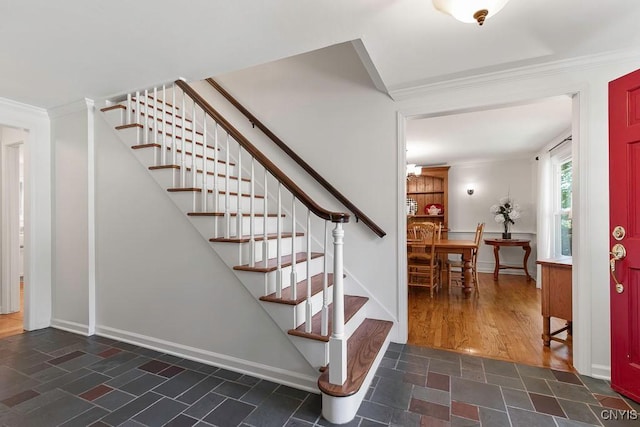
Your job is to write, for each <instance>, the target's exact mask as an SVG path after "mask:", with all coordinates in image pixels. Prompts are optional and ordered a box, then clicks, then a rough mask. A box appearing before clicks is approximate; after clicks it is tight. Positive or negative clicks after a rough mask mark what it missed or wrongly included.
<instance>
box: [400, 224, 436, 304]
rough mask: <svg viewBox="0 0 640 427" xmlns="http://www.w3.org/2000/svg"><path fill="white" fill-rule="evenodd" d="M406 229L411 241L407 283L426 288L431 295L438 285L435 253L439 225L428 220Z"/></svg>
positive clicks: (408, 254) (408, 255)
mask: <svg viewBox="0 0 640 427" xmlns="http://www.w3.org/2000/svg"><path fill="white" fill-rule="evenodd" d="M408 231H409V236H411V241H412V244H411V245H410V249H411V250H410V251H409V252H408V253H407V279H408V285H409V286H415V287H423V288H428V289H429V291H430V295H431V297H433V292H434V291H437V290H438V288H439V286H440V266H439V263H438V260H437V259H436V253H435V243H436V241H437V239H438V233H439V227H438V226H437V225H436V224H434V223H430V222H424V223H415V224H412V225H411V227H410V229H409V230H408Z"/></svg>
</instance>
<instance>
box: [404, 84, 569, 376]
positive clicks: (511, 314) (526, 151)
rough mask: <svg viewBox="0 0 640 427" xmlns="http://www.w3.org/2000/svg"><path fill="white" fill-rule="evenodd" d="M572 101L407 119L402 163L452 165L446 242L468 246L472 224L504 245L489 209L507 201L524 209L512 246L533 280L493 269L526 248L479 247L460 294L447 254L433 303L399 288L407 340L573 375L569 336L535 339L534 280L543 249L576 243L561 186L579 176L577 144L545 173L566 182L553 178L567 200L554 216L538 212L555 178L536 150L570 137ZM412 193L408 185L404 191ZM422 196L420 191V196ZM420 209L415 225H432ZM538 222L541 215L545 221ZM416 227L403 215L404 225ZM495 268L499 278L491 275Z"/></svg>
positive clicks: (557, 324) (558, 323)
mask: <svg viewBox="0 0 640 427" xmlns="http://www.w3.org/2000/svg"><path fill="white" fill-rule="evenodd" d="M574 105H577V104H576V103H574V101H573V100H572V97H571V96H559V97H552V98H547V99H541V100H532V101H530V102H527V103H519V104H513V105H502V106H485V107H483V108H481V109H478V110H474V111H468V110H465V111H460V112H448V113H446V114H429V115H414V116H406V117H405V119H406V122H405V124H406V126H405V131H404V132H405V138H404V143H405V144H406V147H405V148H406V149H405V153H406V160H405V163H407V164H412V165H413V164H416V165H418V166H423V171H428V169H429V168H442V167H448V168H449V175H448V188H447V189H446V190H445V191H446V193H447V194H446V196H445V198H444V199H445V200H447V203H446V206H441V205H440V204H436V205H437V207H438V208H440V209H444V213H445V215H444V217H445V218H447V219H448V223H447V224H446V227H445V229H446V238H447V239H451V240H473V238H474V231H475V226H476V224H478V223H484V224H485V229H484V238H491V239H501V238H502V232H503V231H505V230H503V224H502V223H500V222H497V219H498V218H497V215H495V212H494V213H492V211H491V210H492V209H491V208H492V205H496V204H499V203H500V199H504V198H506V197H508V198H509V199H511V200H513V201H515V202H516V203H518V204H519V205H520V206H519V208H520V212H521V213H522V216H521V217H519V218H517V219H516V218H514V219H515V224H513V225H512V226H511V227H510V230H509V231H510V232H511V234H512V235H513V236H512V239H513V240H528V241H529V242H530V246H531V249H532V252H531V257H529V259H528V262H527V261H525V268H526V267H528V272H530V273H531V275H532V276H534V277H533V278H532V280H529V279H528V277H527V270H526V269H523V268H521V269H519V270H515V269H504V270H503V269H499V270H498V269H496V268H495V267H496V264H497V265H503V263H504V264H505V265H511V266H522V264H523V251H522V248H520V247H507V248H504V247H503V248H502V249H501V250H500V251H499V256H498V258H496V255H495V253H494V250H495V249H494V247H492V246H488V245H484V244H483V243H482V242H480V245H479V252H478V258H477V270H478V279H479V280H478V283H477V284H476V286H477V289H478V290H477V292H476V291H475V289H474V290H473V291H472V292H471V293H470V295H469V296H465V295H464V294H463V293H462V291H461V290H460V289H459V288H458V289H454V288H453V287H450V286H449V281H448V280H447V279H448V278H447V273H448V272H447V271H446V270H447V269H446V267H445V265H446V262H447V259H452V260H453V259H455V258H456V257H459V255H446V256H445V258H444V259H442V260H441V268H442V270H443V272H442V274H441V287H440V290H439V292H437V293H436V294H435V295H434V297H433V298H432V297H431V296H430V293H429V292H428V291H426V292H425V291H424V290H423V289H419V288H408V289H407V287H405V288H404V289H405V290H406V291H407V300H406V301H407V317H408V333H407V336H408V341H407V342H408V343H409V344H415V345H420V346H427V347H432V348H440V349H446V350H453V351H456V352H460V353H466V354H472V355H476V356H483V357H488V358H493V359H501V360H507V361H511V362H518V363H524V364H528V365H537V366H543V367H551V368H554V369H560V370H573V342H572V336H571V335H569V334H568V333H566V332H565V335H563V336H562V338H564V339H565V342H563V343H562V342H556V341H554V342H551V345H550V346H549V347H547V346H545V345H544V343H543V340H542V339H541V333H542V326H543V318H542V314H541V289H540V281H541V275H540V274H539V273H538V274H536V270H537V268H536V259H539V258H541V257H542V258H544V259H546V258H549V257H550V256H551V255H553V254H552V253H549V252H548V251H547V250H546V249H544V248H542V246H545V247H546V246H549V248H550V249H551V248H553V249H554V251H555V250H556V249H557V250H558V251H560V253H562V254H564V255H571V244H572V243H571V239H572V238H575V237H577V236H575V235H573V234H571V233H572V229H571V221H572V213H571V210H570V209H567V207H568V206H570V205H568V206H567V202H570V201H571V191H570V189H569V190H568V189H567V181H566V178H567V177H571V178H572V179H573V180H574V182H575V179H577V176H578V175H577V173H576V171H575V169H576V168H571V165H576V164H577V162H576V159H575V158H574V159H572V153H576V154H577V148H576V147H577V138H574V143H575V144H576V145H575V146H574V147H572V145H571V142H569V143H565V144H564V145H563V147H564V151H563V154H564V157H562V159H560V157H557V158H556V160H558V159H559V161H558V162H556V163H557V164H558V165H559V166H558V167H559V168H560V169H557V168H556V169H550V171H551V170H554V171H559V173H558V179H562V178H564V179H565V181H563V182H562V183H560V182H557V183H558V187H559V192H558V194H559V197H562V196H563V197H564V199H562V200H563V203H564V204H562V203H559V204H558V205H557V206H555V205H554V208H555V207H557V208H558V209H555V211H553V212H544V213H541V212H540V203H539V198H540V195H541V194H546V192H547V190H546V188H547V187H544V188H545V189H543V186H542V185H543V184H542V183H543V182H548V183H549V185H552V184H553V183H556V181H555V177H554V176H552V175H547V176H545V177H543V178H544V179H541V178H542V177H541V176H540V175H541V174H542V173H543V172H541V168H540V165H539V163H540V162H539V161H538V157H541V156H539V154H542V153H545V154H547V155H548V153H549V152H550V151H551V150H552V149H553V148H556V146H559V143H560V142H562V141H563V140H567V139H571V138H568V137H570V136H571V135H572V134H573V133H574V132H573V131H574V129H573V127H574V126H575V123H576V120H574V118H575V117H577V116H578V111H575V110H577V108H574ZM546 120H548V121H546ZM556 151H557V150H556ZM567 153H568V154H567ZM567 159H568V160H569V161H568V163H567ZM571 160H573V162H572V161H571ZM556 163H554V165H555V164H556ZM550 171H548V172H547V173H550ZM561 172H562V173H561ZM427 173H428V172H427ZM562 185H564V187H562ZM408 187H409V186H408V184H407V183H405V188H408ZM561 188H564V190H562V189H561ZM428 190H429V189H424V192H429V191H428ZM414 191H415V189H414ZM405 192H406V191H405ZM409 198H410V196H409V195H407V202H406V203H407V206H409V205H410V201H409ZM426 203H427V206H418V207H417V210H418V211H420V212H418V213H419V214H420V213H422V214H425V215H423V216H426V217H427V218H423V219H420V220H421V221H428V220H429V219H428V212H421V210H422V209H425V210H426V209H428V208H429V206H428V201H427V202H426ZM411 206H413V205H411ZM447 210H448V212H447ZM441 216H443V215H442V212H441ZM541 216H545V218H546V219H545V220H541ZM500 219H504V218H502V217H501V218H500ZM414 221H415V219H414V218H411V217H410V216H408V217H407V221H406V224H405V225H408V224H410V223H412V222H414ZM439 221H442V220H441V219H439ZM556 225H557V227H555V226H556ZM556 228H557V230H558V233H556ZM543 236H545V242H546V239H549V244H548V245H547V244H546V243H545V244H543V245H540V243H539V242H540V238H541V237H543ZM551 239H553V241H551ZM496 259H499V261H497V262H496ZM525 260H526V257H525ZM405 261H406V260H405ZM572 261H573V265H574V267H573V268H574V269H576V268H577V267H576V265H577V264H578V262H579V260H578V259H577V257H575V258H574V259H573V260H572ZM495 272H499V274H497V275H495V274H494V273H495ZM536 285H537V286H536ZM551 322H552V325H551V327H552V330H557V329H561V328H562V326H564V325H565V324H566V320H565V319H555V318H552V319H551Z"/></svg>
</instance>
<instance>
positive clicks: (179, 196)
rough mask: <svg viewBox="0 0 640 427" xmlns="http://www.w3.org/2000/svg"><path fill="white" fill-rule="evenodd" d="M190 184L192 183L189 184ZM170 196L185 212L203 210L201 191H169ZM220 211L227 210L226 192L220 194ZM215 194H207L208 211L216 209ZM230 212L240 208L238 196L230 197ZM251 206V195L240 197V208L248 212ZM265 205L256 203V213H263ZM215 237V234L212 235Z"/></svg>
mask: <svg viewBox="0 0 640 427" xmlns="http://www.w3.org/2000/svg"><path fill="white" fill-rule="evenodd" d="M188 185H190V184H188ZM168 193H169V195H170V197H171V198H172V199H173V200H174V202H175V203H176V204H177V205H178V207H179V208H180V209H181V210H182V211H183V212H184V213H187V212H202V211H203V209H202V206H203V200H202V193H201V192H194V191H184V192H168ZM217 197H218V212H226V205H227V197H226V195H224V194H218V196H217ZM214 201H215V200H214V195H213V193H209V194H207V211H209V212H211V211H213V210H214V206H215V204H214ZM228 205H229V212H237V210H238V196H231V195H230V196H229V197H228ZM250 207H251V201H250V198H249V197H240V209H241V210H242V212H244V213H248V212H249V209H250ZM263 209H264V206H263V205H262V204H260V203H256V204H255V206H254V213H256V214H261V213H262V210H263ZM211 237H213V236H211Z"/></svg>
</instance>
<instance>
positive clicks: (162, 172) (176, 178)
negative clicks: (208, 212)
mask: <svg viewBox="0 0 640 427" xmlns="http://www.w3.org/2000/svg"><path fill="white" fill-rule="evenodd" d="M151 173H152V174H153V177H154V178H155V180H156V181H157V182H158V184H160V186H161V187H162V188H165V189H166V188H176V187H180V169H174V168H171V169H154V170H152V171H151ZM186 176H187V179H186V182H187V183H189V185H191V183H192V182H193V181H192V180H193V178H192V175H191V171H187V173H186ZM213 181H214V178H213V176H212V175H207V185H208V188H209V189H211V190H212V189H213ZM216 181H217V185H218V189H220V190H224V188H225V186H226V182H225V181H226V180H225V178H224V177H221V176H219V177H218V178H217V179H216ZM239 182H241V185H240V187H241V192H242V193H244V194H248V193H249V191H250V190H251V188H250V187H251V183H250V182H246V181H239V180H237V179H229V188H230V191H231V192H237V191H238V183H239ZM201 185H202V173H197V176H196V187H198V188H200V187H201ZM261 201H262V199H261V200H260V201H258V203H260V202H261Z"/></svg>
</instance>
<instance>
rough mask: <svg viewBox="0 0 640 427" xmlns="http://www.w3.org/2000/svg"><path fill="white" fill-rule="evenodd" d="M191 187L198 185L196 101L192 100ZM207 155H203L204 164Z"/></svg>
mask: <svg viewBox="0 0 640 427" xmlns="http://www.w3.org/2000/svg"><path fill="white" fill-rule="evenodd" d="M191 117H192V119H191V183H192V184H191V187H192V188H196V186H197V185H198V169H197V164H196V161H197V159H198V156H196V101H195V100H193V109H192V110H191ZM206 161H207V153H203V156H202V163H206Z"/></svg>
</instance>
